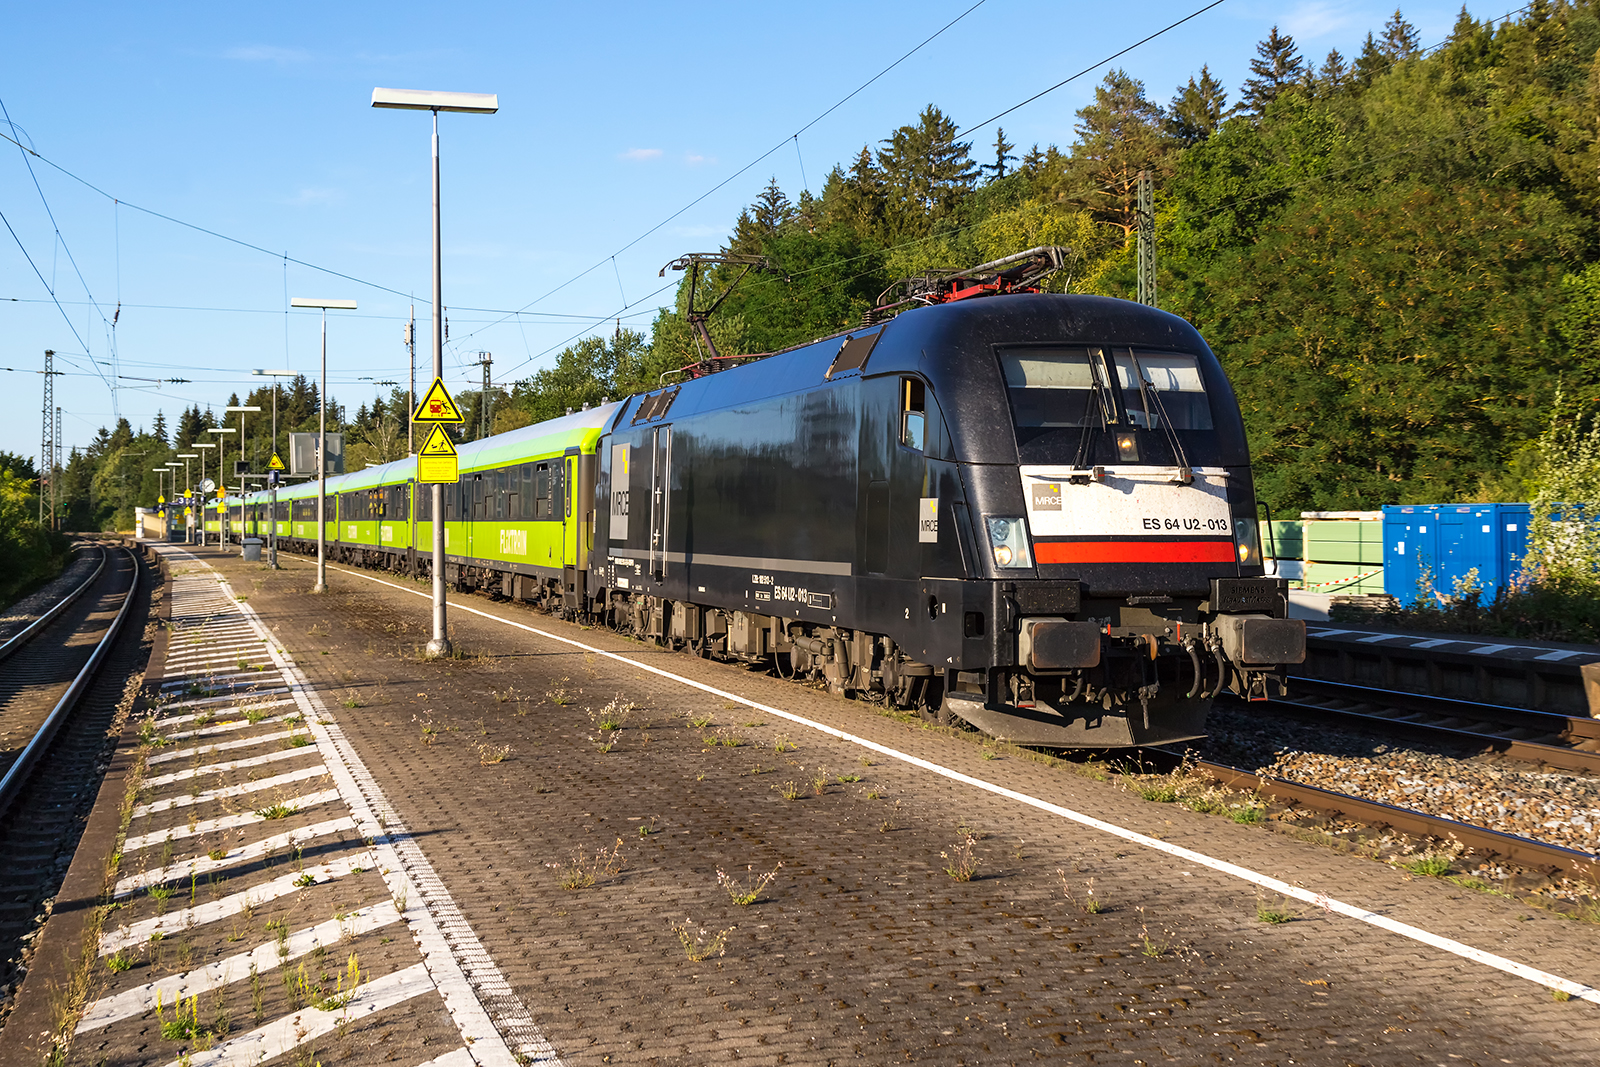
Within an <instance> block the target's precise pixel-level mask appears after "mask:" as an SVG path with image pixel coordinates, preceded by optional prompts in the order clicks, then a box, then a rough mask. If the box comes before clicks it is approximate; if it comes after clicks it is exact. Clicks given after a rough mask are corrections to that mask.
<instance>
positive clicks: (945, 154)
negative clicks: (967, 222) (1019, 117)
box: [878, 104, 977, 233]
mask: <svg viewBox="0 0 1600 1067" xmlns="http://www.w3.org/2000/svg"><path fill="white" fill-rule="evenodd" d="M955 137H956V124H955V121H954V120H953V119H950V118H948V117H946V115H945V114H944V112H942V111H940V110H939V109H938V108H937V107H935V106H934V105H933V104H929V105H928V106H927V107H926V108H924V109H923V111H922V114H921V115H919V116H918V117H917V124H916V125H915V126H901V127H900V128H899V129H898V130H895V131H894V133H892V134H890V135H889V137H888V138H886V139H885V140H884V141H883V142H882V143H883V145H884V147H883V148H881V149H879V150H878V166H879V167H880V168H881V169H882V171H883V176H884V179H885V182H886V184H887V186H888V189H889V194H890V200H891V203H892V204H893V205H894V207H895V208H896V209H897V214H898V215H899V216H900V217H899V219H898V220H897V222H898V228H899V229H900V230H901V231H902V232H918V233H921V232H926V231H927V228H928V225H929V224H930V223H931V222H933V221H935V220H937V219H938V218H940V217H942V216H944V215H946V214H948V213H949V212H950V211H951V210H952V209H953V208H954V207H955V205H956V203H957V202H958V201H959V200H960V198H961V197H962V196H963V195H964V194H966V193H967V192H968V191H969V190H970V189H971V188H972V186H973V184H974V182H976V180H977V173H976V168H975V167H974V166H973V163H972V160H971V158H970V157H969V155H968V153H969V151H970V150H971V148H972V146H971V145H970V144H968V143H967V142H965V141H957V140H956V139H955Z"/></svg>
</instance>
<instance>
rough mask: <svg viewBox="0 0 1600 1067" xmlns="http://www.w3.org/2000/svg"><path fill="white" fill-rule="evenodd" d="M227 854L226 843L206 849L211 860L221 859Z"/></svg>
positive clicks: (207, 856)
mask: <svg viewBox="0 0 1600 1067" xmlns="http://www.w3.org/2000/svg"><path fill="white" fill-rule="evenodd" d="M227 854H228V846H226V845H217V846H216V847H215V848H208V849H206V858H207V859H210V860H220V859H222V858H223V857H224V856H226V855H227Z"/></svg>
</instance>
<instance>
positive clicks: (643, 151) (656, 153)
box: [617, 148, 661, 162]
mask: <svg viewBox="0 0 1600 1067" xmlns="http://www.w3.org/2000/svg"><path fill="white" fill-rule="evenodd" d="M617 158H618V159H631V160H633V161H635V162H643V161H645V160H647V159H660V158H661V149H659V148H630V149H628V150H627V151H626V152H623V153H622V154H621V155H619V156H617Z"/></svg>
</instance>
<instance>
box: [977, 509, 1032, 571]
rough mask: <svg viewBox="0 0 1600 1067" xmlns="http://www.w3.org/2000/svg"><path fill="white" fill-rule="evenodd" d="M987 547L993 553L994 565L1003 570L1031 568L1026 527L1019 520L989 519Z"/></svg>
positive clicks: (1030, 554) (1025, 524)
mask: <svg viewBox="0 0 1600 1067" xmlns="http://www.w3.org/2000/svg"><path fill="white" fill-rule="evenodd" d="M988 525H989V547H990V549H991V550H993V552H994V565H995V566H996V567H1001V568H1004V569H1008V570H1009V569H1015V568H1018V567H1031V566H1033V555H1032V553H1030V552H1029V551H1028V525H1027V523H1025V522H1023V521H1022V520H1021V519H1010V518H1004V519H999V518H990V519H989V520H988Z"/></svg>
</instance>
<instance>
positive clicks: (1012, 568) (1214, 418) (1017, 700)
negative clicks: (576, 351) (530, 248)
mask: <svg viewBox="0 0 1600 1067" xmlns="http://www.w3.org/2000/svg"><path fill="white" fill-rule="evenodd" d="M596 459H597V467H598V469H597V471H596V472H595V483H594V484H595V493H594V497H593V499H594V503H595V514H594V524H593V528H592V529H593V533H592V542H591V547H590V551H589V555H588V559H587V560H586V561H585V563H586V564H587V566H586V567H584V568H582V569H583V570H584V571H585V572H586V573H583V574H580V575H575V576H574V577H575V579H576V581H577V582H578V584H579V587H580V588H581V589H582V590H583V593H584V594H585V595H583V597H582V608H583V609H584V610H591V611H597V612H602V613H604V617H605V618H606V619H607V620H608V621H609V622H610V623H611V624H612V625H615V626H619V627H623V628H627V629H631V630H632V631H633V632H635V633H638V634H640V635H642V636H648V637H650V638H653V639H655V640H657V641H659V642H661V643H664V644H669V645H673V646H681V647H686V648H689V649H692V650H695V651H697V652H700V653H702V654H706V655H715V656H719V657H727V658H735V659H740V660H746V661H750V662H765V663H769V664H771V665H772V666H774V667H775V668H776V669H777V670H778V671H779V672H781V673H783V674H785V675H788V674H790V673H791V672H792V673H796V674H799V675H802V676H806V677H810V678H813V679H819V680H825V681H826V683H827V685H828V687H829V688H830V689H832V690H833V691H835V692H838V693H858V694H864V695H871V696H873V697H874V698H881V699H886V700H888V701H890V702H892V703H893V704H895V705H896V706H899V707H902V708H917V709H919V710H921V711H922V712H923V713H924V714H926V715H928V716H930V717H939V718H941V719H945V720H948V719H949V718H950V717H952V716H954V717H958V718H960V719H962V720H964V721H966V722H967V723H970V724H971V725H973V726H975V727H977V728H978V729H980V730H983V731H985V732H987V733H989V734H992V735H995V736H997V737H1001V738H1005V739H1008V740H1012V741H1015V742H1018V743H1022V744H1033V745H1046V746H1061V747H1092V748H1111V747H1119V746H1128V745H1146V744H1159V743H1164V742H1171V741H1177V740H1182V739H1185V738H1193V737H1196V736H1199V735H1201V734H1203V733H1204V732H1205V719H1206V713H1207V710H1208V708H1209V706H1210V704H1211V700H1212V698H1213V697H1214V696H1215V695H1216V694H1217V693H1218V692H1219V691H1221V690H1222V689H1223V688H1225V687H1226V688H1228V689H1231V690H1232V691H1233V692H1235V693H1237V694H1240V695H1242V696H1245V697H1249V698H1251V699H1264V698H1266V697H1267V696H1268V692H1269V688H1270V689H1278V690H1279V691H1281V687H1282V682H1283V665H1284V664H1286V663H1294V662H1299V661H1300V660H1301V659H1302V658H1303V656H1304V649H1305V627H1304V624H1303V623H1300V622H1298V621H1293V620H1289V619H1287V618H1286V617H1285V615H1286V607H1287V596H1286V588H1285V585H1284V583H1283V582H1282V581H1280V580H1278V579H1275V578H1269V577H1265V576H1264V572H1263V568H1262V559H1261V551H1260V544H1259V540H1258V533H1257V525H1256V503H1255V494H1254V488H1253V485H1252V481H1251V472H1250V458H1249V453H1248V450H1247V447H1246V443H1245V435H1244V428H1243V425H1242V423H1241V420H1240V416H1239V410H1238V405H1237V402H1236V401H1235V399H1234V395H1233V391H1232V389H1231V387H1230V386H1229V384H1228V381H1227V378H1226V377H1225V376H1224V374H1223V372H1222V368H1221V366H1220V365H1219V363H1218V361H1217V359H1216V357H1215V356H1214V355H1213V354H1212V352H1211V350H1210V349H1209V348H1208V347H1207V346H1206V344H1205V342H1204V341H1203V340H1202V339H1201V337H1200V335H1199V333H1197V332H1196V331H1195V329H1194V328H1193V327H1192V326H1190V325H1189V324H1188V323H1187V322H1185V321H1183V320H1182V319H1180V318H1177V317H1176V316H1173V315H1169V314H1166V313H1165V312H1162V311H1159V310H1156V309H1154V308H1150V307H1146V306H1144V305H1140V304H1135V303H1130V302H1127V301H1121V300H1112V299H1106V298H1101V297H1092V296H1074V295H1052V294H1043V293H1017V294H1011V295H989V296H983V297H982V298H975V299H953V300H948V301H947V302H942V303H939V304H936V305H933V306H925V307H918V308H915V309H913V310H909V311H904V312H902V313H901V314H899V315H898V316H897V317H894V318H892V319H889V320H888V321H887V322H882V323H879V324H876V325H870V326H867V327H864V328H862V329H858V330H854V331H852V332H850V333H848V334H845V335H841V336H835V337H832V338H828V339H826V340H822V341H817V342H814V343H811V344H807V345H804V346H801V347H797V348H794V349H791V350H788V351H784V352H779V353H776V354H773V355H771V356H768V357H766V358H763V359H760V360H759V361H756V362H752V363H748V364H745V365H742V366H737V367H733V368H730V369H726V370H722V371H719V372H717V373H714V374H704V375H702V376H699V377H694V378H691V379H690V380H686V381H682V382H680V383H678V384H673V385H669V386H667V387H665V388H663V389H660V390H657V391H655V392H652V393H649V394H643V395H639V396H634V397H630V398H629V399H628V400H627V401H626V402H625V403H623V404H622V405H621V407H620V408H619V409H618V410H617V413H616V415H615V418H614V419H613V420H612V421H611V422H610V423H609V425H608V426H607V427H606V430H605V433H604V436H603V437H602V438H601V441H600V447H599V450H598V455H597V457H596Z"/></svg>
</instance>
